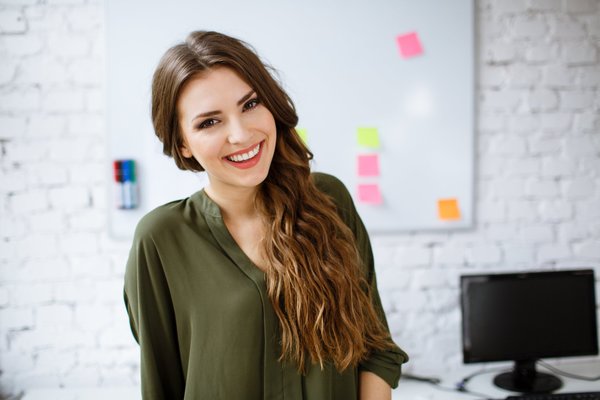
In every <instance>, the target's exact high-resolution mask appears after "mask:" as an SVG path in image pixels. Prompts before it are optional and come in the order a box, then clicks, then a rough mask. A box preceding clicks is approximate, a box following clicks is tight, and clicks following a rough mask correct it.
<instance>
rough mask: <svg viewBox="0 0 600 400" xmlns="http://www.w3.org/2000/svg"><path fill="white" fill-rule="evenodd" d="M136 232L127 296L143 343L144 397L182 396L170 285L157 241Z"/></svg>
mask: <svg viewBox="0 0 600 400" xmlns="http://www.w3.org/2000/svg"><path fill="white" fill-rule="evenodd" d="M140 236H142V235H139V229H138V232H136V237H135V238H134V242H133V246H132V248H131V251H130V253H129V259H128V261H127V268H126V272H125V287H124V298H125V306H126V308H127V313H128V314H129V321H130V325H131V331H132V333H133V336H134V338H135V340H136V341H137V342H138V343H139V345H140V352H141V363H140V368H141V384H142V398H143V399H144V400H147V399H152V400H154V399H156V400H163V399H164V400H176V399H183V396H184V392H185V384H184V378H183V372H182V364H181V360H180V355H179V345H178V341H177V333H176V328H175V314H174V311H173V305H172V302H171V295H170V292H169V287H168V285H167V281H166V278H165V275H164V271H163V267H162V264H161V260H160V257H159V255H158V251H157V249H156V246H155V245H154V242H153V241H152V240H151V239H150V238H148V237H145V238H144V237H140Z"/></svg>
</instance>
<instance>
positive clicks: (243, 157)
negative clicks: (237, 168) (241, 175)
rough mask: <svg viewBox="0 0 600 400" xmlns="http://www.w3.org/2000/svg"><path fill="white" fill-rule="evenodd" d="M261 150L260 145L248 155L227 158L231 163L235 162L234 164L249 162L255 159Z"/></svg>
mask: <svg viewBox="0 0 600 400" xmlns="http://www.w3.org/2000/svg"><path fill="white" fill-rule="evenodd" d="M259 150H260V143H259V144H257V145H256V147H255V148H253V149H252V150H250V151H249V152H247V153H243V154H235V155H233V156H227V159H228V160H229V161H233V162H242V161H248V160H249V159H251V158H254V156H256V155H257V154H258V151H259Z"/></svg>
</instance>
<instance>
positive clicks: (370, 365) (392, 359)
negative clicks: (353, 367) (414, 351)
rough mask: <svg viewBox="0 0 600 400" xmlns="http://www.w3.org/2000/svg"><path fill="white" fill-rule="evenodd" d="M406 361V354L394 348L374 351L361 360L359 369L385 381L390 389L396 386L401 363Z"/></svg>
mask: <svg viewBox="0 0 600 400" xmlns="http://www.w3.org/2000/svg"><path fill="white" fill-rule="evenodd" d="M407 361H408V355H407V354H406V353H405V352H403V351H402V350H400V349H398V348H395V349H391V350H387V351H375V352H373V353H372V354H371V355H370V356H369V358H367V359H366V360H365V361H363V362H361V363H360V364H359V366H358V370H359V371H369V372H372V373H374V374H375V375H377V376H379V377H380V378H381V379H383V380H384V381H386V382H387V384H388V385H390V387H391V388H392V389H395V388H396V387H398V381H399V380H400V374H401V372H402V364H404V363H405V362H407Z"/></svg>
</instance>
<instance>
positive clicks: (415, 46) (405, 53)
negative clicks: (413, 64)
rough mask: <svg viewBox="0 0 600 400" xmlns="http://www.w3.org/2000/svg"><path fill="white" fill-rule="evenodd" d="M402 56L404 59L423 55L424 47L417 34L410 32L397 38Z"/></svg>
mask: <svg viewBox="0 0 600 400" xmlns="http://www.w3.org/2000/svg"><path fill="white" fill-rule="evenodd" d="M396 41H397V42H398V47H399V49H400V54H401V55H402V57H403V58H411V57H416V56H419V55H421V54H422V53H423V47H422V46H421V41H420V40H419V35H418V34H417V32H410V33H406V34H403V35H398V37H396Z"/></svg>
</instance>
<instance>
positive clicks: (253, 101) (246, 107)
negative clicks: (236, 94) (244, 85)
mask: <svg viewBox="0 0 600 400" xmlns="http://www.w3.org/2000/svg"><path fill="white" fill-rule="evenodd" d="M259 103H260V101H258V98H257V97H255V98H253V99H250V100H248V101H247V102H246V104H244V111H245V110H250V109H252V108H254V107H256V106H257V105H258V104H259Z"/></svg>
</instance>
